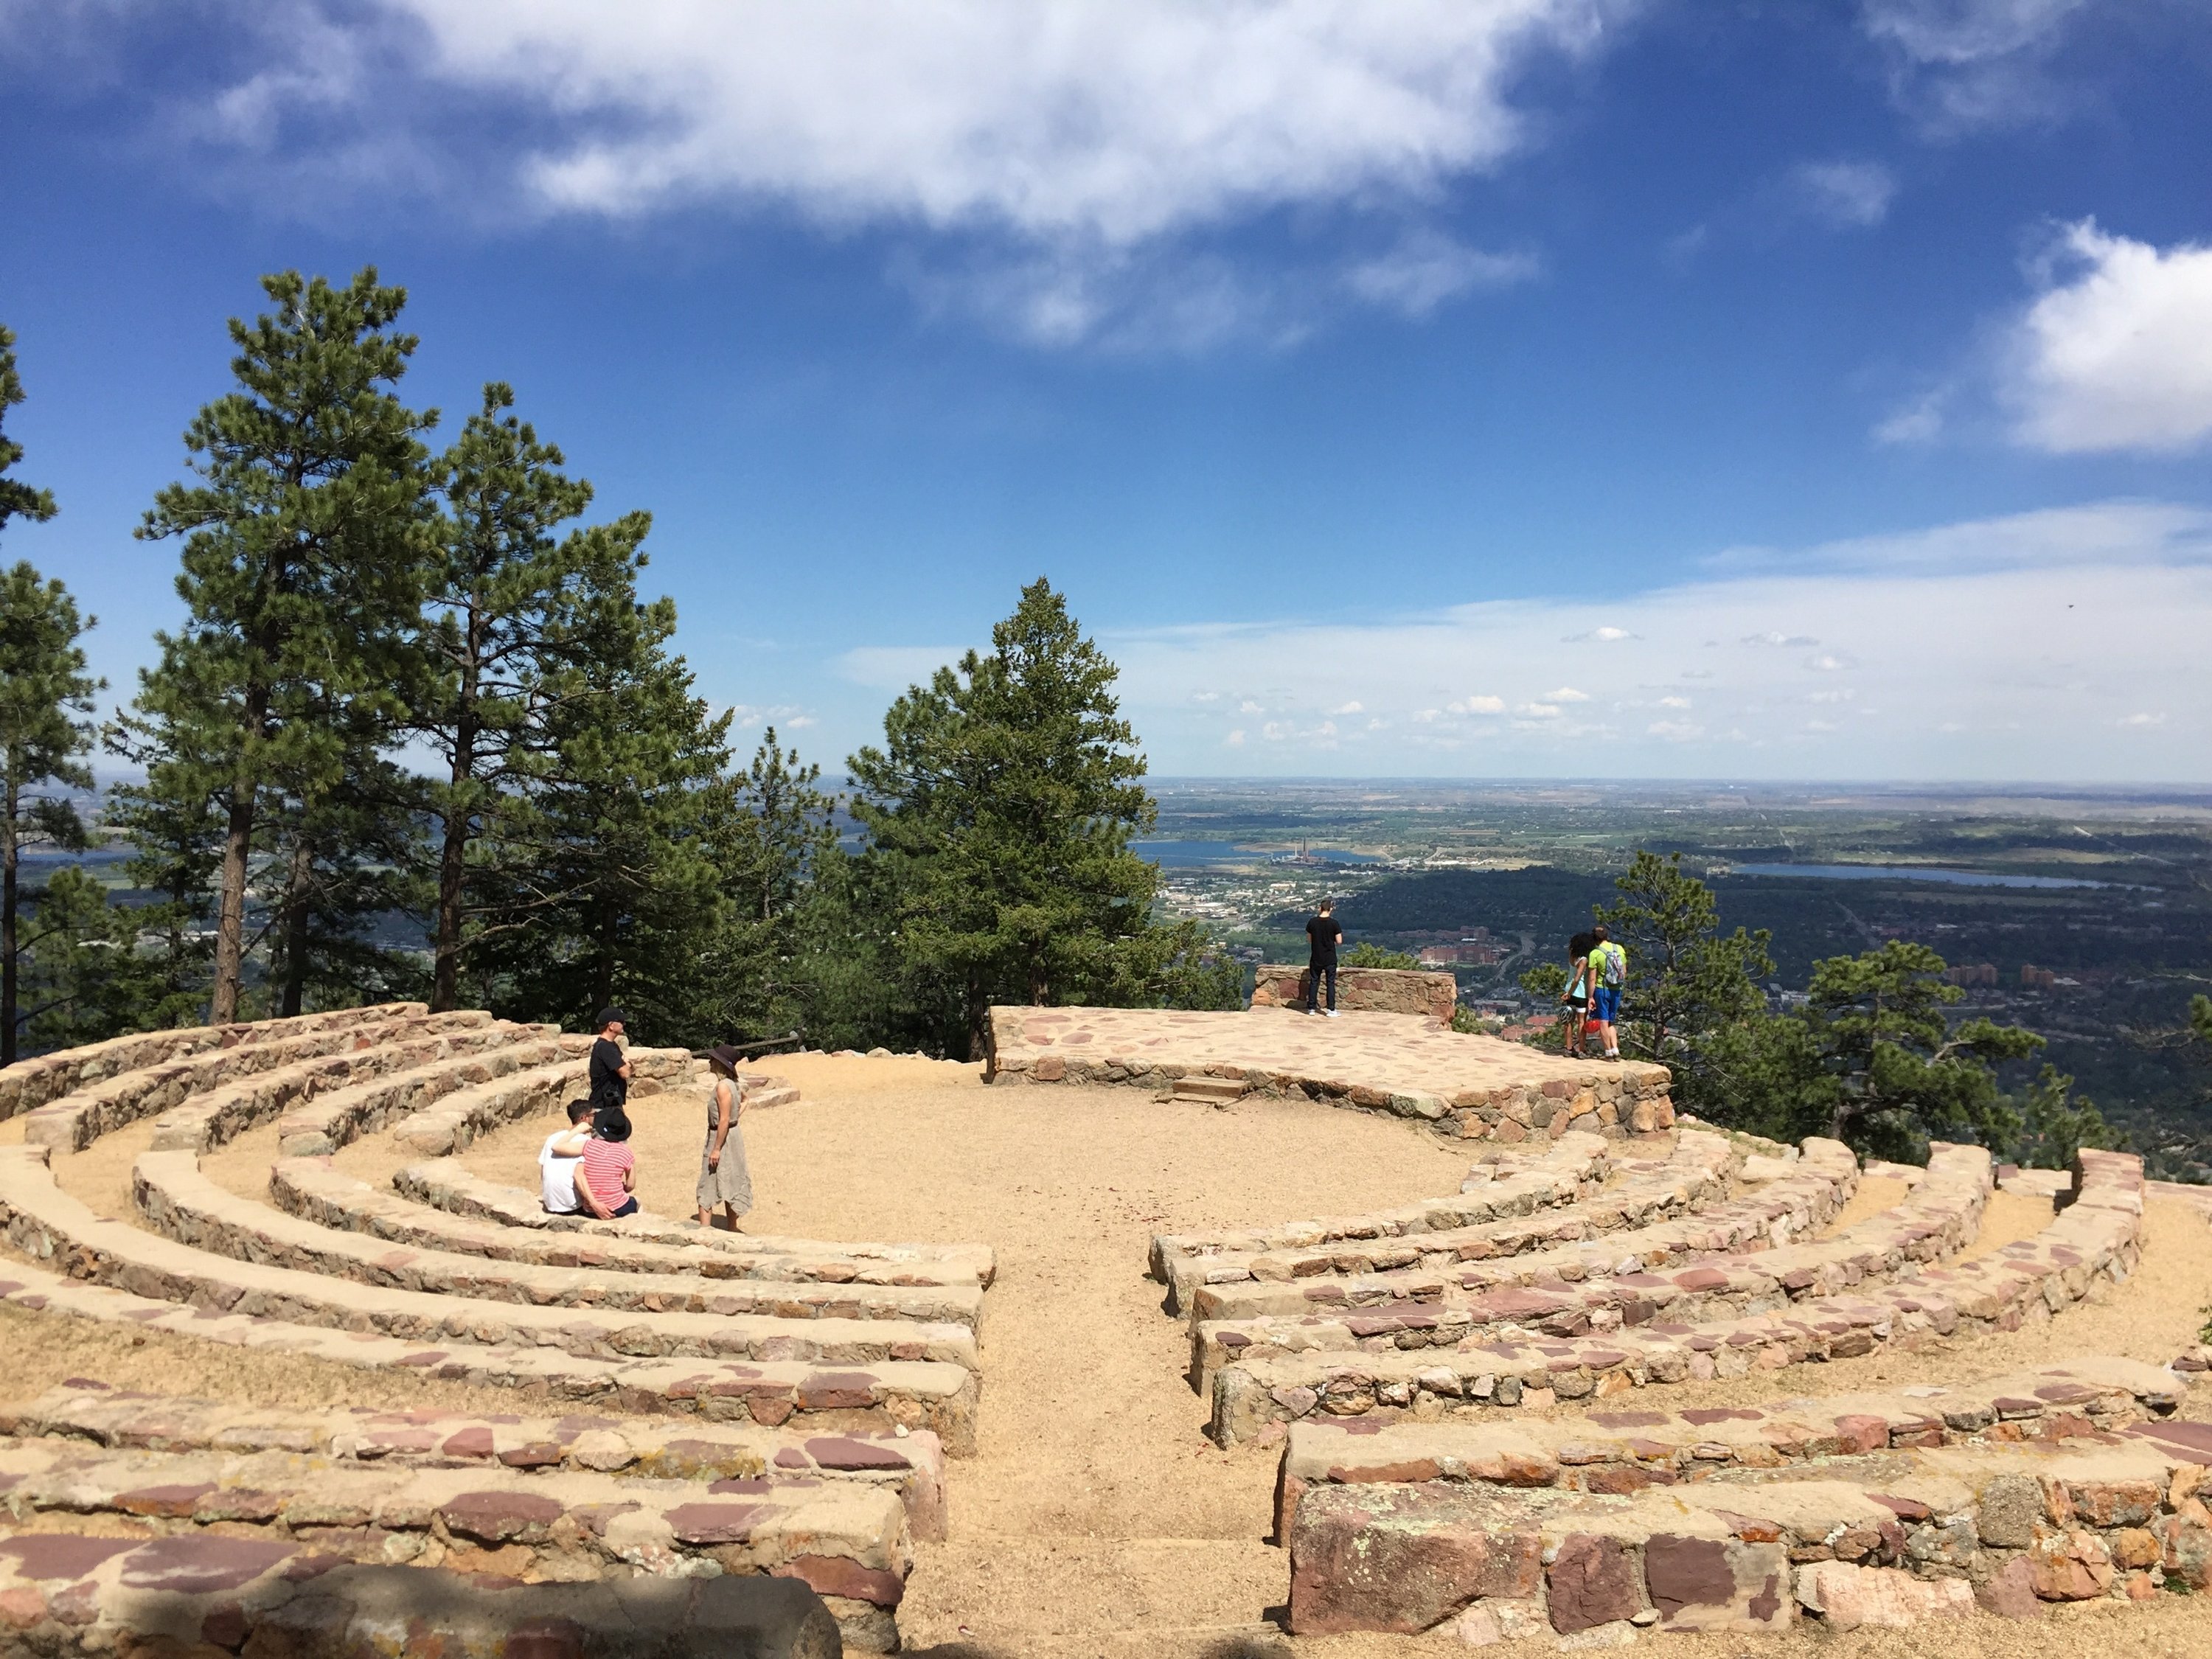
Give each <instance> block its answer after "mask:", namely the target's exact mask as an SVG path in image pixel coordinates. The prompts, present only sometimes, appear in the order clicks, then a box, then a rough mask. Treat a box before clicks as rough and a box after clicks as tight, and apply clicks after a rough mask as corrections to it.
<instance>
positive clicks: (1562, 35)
mask: <svg viewBox="0 0 2212 1659" xmlns="http://www.w3.org/2000/svg"><path fill="white" fill-rule="evenodd" d="M385 3H386V5H387V6H388V7H389V8H390V9H393V10H396V11H398V12H399V13H401V14H402V15H410V16H411V17H413V18H414V19H415V20H416V21H418V22H419V23H420V24H421V26H422V30H423V32H424V36H425V38H426V40H427V43H428V49H429V51H428V63H427V64H426V68H427V69H428V71H429V72H430V73H432V74H434V75H435V76H438V77H440V78H441V79H445V80H448V81H451V82H455V83H458V84H460V85H464V86H469V87H475V88H491V89H496V90H500V91H503V92H509V93H520V94H523V95H524V96H525V97H526V98H527V99H528V100H532V101H534V102H537V103H538V104H540V105H541V106H543V107H544V109H545V110H547V111H548V112H556V113H558V114H561V115H562V116H566V117H568V118H571V119H574V118H579V117H580V118H582V121H581V123H580V125H582V126H583V127H584V129H585V130H584V131H580V132H578V133H576V134H575V135H574V136H573V137H569V138H568V139H567V140H566V142H556V143H550V144H548V145H546V146H545V147H544V149H541V150H539V151H538V152H537V153H535V154H534V155H532V156H531V157H530V158H529V161H528V163H527V173H528V176H529V178H530V179H531V181H532V184H533V185H534V186H535V187H536V188H537V189H538V191H540V192H541V193H542V194H543V195H544V197H545V198H546V199H547V200H548V201H550V202H552V203H555V204H559V205H562V206H569V207H576V208H581V209H586V210H591V211H595V212H608V213H616V214H623V213H630V212H635V211H637V210H641V209H645V208H648V207H651V206H653V205H656V204H659V203H660V202H662V201H665V200H668V199H671V198H681V197H697V196H702V195H720V194H730V193H734V194H738V195H755V194H766V195H772V196H781V197H789V198H792V199H794V200H796V201H798V202H799V203H800V204H802V205H804V206H806V207H808V208H810V209H811V210H815V211H817V212H819V213H822V214H823V215H825V216H829V217H831V218H848V217H853V216H891V217H896V218H903V219H912V220H915V221H919V222H924V223H927V224H932V225H937V226H945V225H964V224H975V223H979V222H980V223H987V224H997V225H1004V226H1006V227H1009V228H1012V229H1014V230H1016V231H1018V232H1019V233H1022V234H1025V235H1030V236H1036V237H1043V238H1059V237H1064V236H1069V235H1073V236H1078V237H1083V238H1095V239H1097V240H1100V241H1102V242H1104V243H1107V244H1109V245H1122V246H1126V245H1128V244H1130V243H1133V242H1135V241H1139V240H1143V239H1145V238H1147V237H1150V236H1153V235H1157V234H1160V233H1162V232H1165V231H1171V230H1174V229H1176V228H1182V227H1185V226H1188V225H1191V224H1194V223H1202V222H1210V221H1216V220H1219V219H1221V218H1224V217H1225V216H1234V215H1238V214H1242V213H1243V212H1246V211H1249V210H1252V209H1254V208H1255V207H1269V206H1276V205H1282V204H1295V203H1304V202H1313V201H1335V200H1340V199H1342V198H1344V197H1346V196H1349V195H1352V194H1356V193H1358V192H1362V191H1373V190H1386V191H1416V192H1418V191H1423V190H1425V189H1426V188H1428V187H1429V186H1431V185H1434V184H1436V183H1437V182H1439V181H1440V180H1442V179H1444V178H1447V177H1449V176H1451V175H1452V174H1454V173H1460V172H1463V171H1468V170H1471V169H1478V168H1481V167H1488V166H1491V165H1493V164H1494V163H1496V162H1497V161H1499V160H1500V159H1502V158H1503V157H1504V156H1505V155H1507V154H1509V153H1510V151H1512V150H1513V149H1515V148H1516V146H1517V145H1519V144H1520V143H1522V139H1523V123H1522V118H1521V117H1520V116H1519V115H1518V114H1517V113H1516V111H1515V110H1514V109H1513V108H1512V107H1511V106H1510V104H1509V102H1508V100H1507V92H1508V88H1509V85H1510V82H1511V81H1512V79H1513V76H1514V75H1515V73H1516V70H1518V68H1519V67H1520V65H1521V64H1522V63H1523V62H1524V61H1525V60H1526V58H1528V55H1529V54H1530V53H1531V52H1533V51H1536V50H1540V49H1542V48H1564V49H1566V50H1569V51H1582V50H1587V49H1589V48H1590V47H1592V46H1595V44H1596V42H1597V40H1598V39H1599V37H1600V35H1601V32H1602V26H1603V24H1604V22H1605V21H1607V18H1608V16H1610V15H1614V14H1617V13H1618V12H1620V10H1621V9H1622V8H1621V7H1620V6H1618V5H1615V4H1608V3H1603V0H1489V3H1486V4H1480V5H1475V4H1468V3H1464V0H1460V3H1453V0H1411V3H1403V4H1398V5H1393V6H1387V7H1377V6H1372V5H1369V4H1365V3H1361V0H1310V3H1306V4H1303V5H1297V6H1279V5H1270V6H1236V7H1190V6H1187V5H1182V4H1176V3H1167V0H1118V3H1106V0H1059V3H1056V4H1054V5H1052V6H1048V7H1019V6H1005V5H1001V4H998V3H995V0H937V3H934V4H929V5H911V4H909V5H882V4H872V3H864V0H811V3H809V4H807V5H805V6H804V7H797V8H794V7H789V6H785V5H779V4H773V3H763V0H750V3H744V0H632V3H630V4H629V5H626V6H622V7H609V6H605V5H601V4H596V3H592V0H385ZM594 128H596V129H597V130H596V131H594V130H593V129H594Z"/></svg>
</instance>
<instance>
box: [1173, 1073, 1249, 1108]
mask: <svg viewBox="0 0 2212 1659" xmlns="http://www.w3.org/2000/svg"><path fill="white" fill-rule="evenodd" d="M1245 1092H1246V1091H1245V1087H1244V1081H1243V1079H1242V1078H1227V1077H1201V1076H1195V1075H1194V1076H1190V1077H1181V1078H1177V1079H1176V1085H1175V1088H1174V1090H1173V1091H1172V1097H1173V1098H1175V1099H1176V1100H1190V1101H1202V1102H1204V1103H1206V1104H1208V1105H1215V1106H1222V1105H1227V1104H1228V1103H1231V1101H1237V1100H1242V1099H1243V1098H1244V1095H1245Z"/></svg>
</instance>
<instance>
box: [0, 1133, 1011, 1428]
mask: <svg viewBox="0 0 2212 1659" xmlns="http://www.w3.org/2000/svg"><path fill="white" fill-rule="evenodd" d="M45 1155H46V1149H45V1148H43V1147H5V1148H0V1218H4V1221H5V1225H6V1227H7V1231H8V1236H9V1242H10V1243H12V1244H14V1245H15V1248H16V1249H19V1250H21V1251H23V1252H24V1253H25V1254H26V1255H29V1256H31V1257H32V1258H33V1259H34V1260H37V1261H62V1262H65V1263H66V1264H67V1265H68V1267H69V1268H70V1272H71V1273H72V1274H73V1275H75V1276H76V1277H78V1278H81V1279H90V1280H94V1281H95V1282H98V1283H100V1284H106V1285H118V1286H122V1287H125V1288H127V1289H128V1290H129V1291H131V1292H132V1293H133V1295H134V1299H136V1298H138V1297H145V1298H153V1299H158V1300H159V1301H167V1302H171V1303H175V1304H191V1305H192V1306H194V1307H196V1308H201V1309H210V1310H212V1309H221V1310H225V1311H227V1312H236V1313H239V1314H241V1315H246V1316H258V1317H260V1318H262V1319H266V1320H273V1321H276V1322H281V1323H283V1324H284V1325H286V1326H288V1327H290V1328H293V1329H294V1330H295V1331H296V1330H300V1329H307V1328H316V1327H322V1328H329V1329H332V1330H337V1331H343V1332H346V1333H348V1334H349V1336H355V1337H357V1336H360V1335H364V1334H370V1333H374V1334H379V1335H381V1336H385V1337H388V1338H390V1339H392V1340H394V1342H395V1343H398V1344H400V1345H403V1346H400V1347H399V1348H398V1350H397V1351H396V1352H394V1351H380V1352H379V1353H378V1355H377V1357H376V1358H374V1359H373V1360H368V1361H365V1362H361V1363H374V1364H439V1365H440V1368H441V1371H442V1370H444V1368H445V1365H446V1364H447V1363H448V1362H450V1364H453V1365H454V1366H456V1367H459V1368H460V1370H462V1371H463V1372H464V1373H465V1375H468V1376H471V1377H477V1378H481V1379H482V1380H486V1381H493V1382H501V1383H507V1385H509V1386H515V1387H524V1388H528V1387H533V1386H535V1387H549V1388H552V1389H556V1390H558V1391H560V1392H563V1393H567V1394H569V1395H589V1394H592V1393H595V1392H598V1391H599V1390H601V1389H608V1388H611V1387H615V1386H617V1376H615V1375H614V1372H615V1370H617V1369H621V1370H623V1371H624V1375H623V1376H622V1377H621V1378H620V1379H619V1382H620V1385H621V1386H623V1387H624V1388H628V1389H633V1390H635V1391H639V1392H641V1393H645V1392H650V1393H651V1394H653V1395H655V1396H656V1397H659V1398H663V1399H666V1400H670V1401H675V1400H679V1399H684V1398H686V1397H687V1396H688V1397H689V1398H690V1399H691V1400H692V1401H693V1402H694V1403H695V1404H696V1399H697V1395H698V1393H699V1389H700V1388H701V1387H702V1386H705V1384H702V1383H700V1382H699V1381H697V1380H696V1379H698V1378H701V1377H704V1378H705V1379H706V1383H707V1384H714V1385H718V1386H719V1385H720V1384H724V1383H727V1384H730V1385H732V1386H731V1387H730V1389H729V1392H728V1393H727V1394H724V1395H715V1396H714V1397H716V1398H722V1399H728V1398H732V1397H733V1396H734V1397H738V1398H745V1399H747V1400H748V1401H749V1403H750V1406H751V1407H752V1409H751V1415H752V1416H753V1417H754V1419H756V1420H761V1421H775V1420H780V1419H773V1418H768V1417H763V1415H762V1413H761V1412H760V1410H759V1409H758V1403H759V1402H757V1401H751V1400H750V1395H751V1393H752V1391H751V1390H750V1389H746V1388H744V1387H740V1386H737V1385H738V1384H741V1383H744V1382H745V1381H747V1380H748V1379H747V1375H746V1374H750V1373H756V1372H757V1373H758V1374H759V1376H760V1380H761V1381H762V1382H763V1383H764V1384H765V1385H766V1386H765V1387H764V1388H763V1389H762V1390H761V1392H762V1393H763V1395H765V1396H767V1397H769V1398H770V1399H772V1400H774V1401H777V1402H781V1401H793V1402H794V1403H795V1404H796V1406H797V1407H798V1408H799V1409H801V1410H804V1409H807V1408H808V1399H809V1392H808V1391H809V1390H810V1389H811V1390H812V1391H813V1392H814V1393H816V1394H822V1393H824V1392H825V1391H824V1390H823V1389H820V1388H819V1387H817V1385H816V1384H815V1383H813V1381H812V1379H813V1378H815V1377H816V1376H817V1374H818V1373H822V1372H823V1371H824V1370H826V1369H827V1368H830V1367H835V1368H837V1369H836V1370H835V1371H833V1372H830V1373H829V1374H830V1375H833V1376H838V1377H841V1378H844V1379H848V1380H846V1381H842V1382H841V1383H839V1384H838V1385H837V1386H836V1387H834V1388H831V1389H827V1390H826V1393H827V1395H829V1397H830V1399H831V1401H832V1403H830V1404H829V1405H827V1406H826V1407H823V1408H824V1409H830V1410H840V1411H842V1410H852V1409H856V1408H862V1407H877V1406H878V1405H881V1404H883V1403H884V1402H887V1401H893V1400H898V1401H904V1402H905V1409H906V1412H907V1414H908V1416H910V1417H911V1418H912V1419H913V1421H912V1423H911V1424H909V1426H926V1427H929V1428H933V1429H936V1430H937V1431H939V1433H940V1434H941V1435H942V1436H943V1437H944V1438H945V1443H946V1445H947V1447H948V1448H949V1449H952V1450H955V1451H965V1450H967V1449H969V1446H970V1445H972V1436H973V1420H972V1419H973V1412H974V1405H975V1397H976V1382H975V1367H976V1352H975V1333H974V1332H973V1331H972V1330H970V1329H969V1328H967V1327H965V1326H959V1325H941V1324H925V1323H921V1322H902V1321H895V1320H858V1319H851V1320H848V1319H832V1318H823V1319H811V1320H805V1321H800V1320H785V1319H776V1318H769V1317H763V1316H755V1315H745V1314H730V1315H722V1314H712V1313H708V1314H693V1313H683V1312H674V1313H641V1314H633V1315H626V1316H619V1317H617V1318H610V1319H607V1320H605V1321H599V1320H593V1319H590V1318H586V1317H583V1316H580V1313H579V1312H578V1311H577V1310H566V1309H560V1308H545V1307H538V1306H535V1305H531V1304H514V1303H501V1302H489V1301H485V1300H483V1299H481V1298H476V1297H455V1296H441V1295H435V1294H432V1293H429V1292H427V1291H411V1290H392V1289H386V1288H385V1287H383V1286H380V1285H362V1284H356V1283H354V1282H352V1281H349V1280H346V1279H331V1278H328V1277H325V1276H322V1275H320V1274H317V1273H307V1272H301V1271H298V1270H295V1269H290V1268H284V1267H264V1266H262V1265H260V1264H258V1263H255V1262H251V1261H238V1260H235V1259H233V1258H229V1257H224V1256H218V1255H210V1254H208V1253H207V1252H204V1251H201V1250H197V1249H191V1248H190V1247H188V1246H185V1245H182V1244H179V1243H175V1242H174V1241H173V1240H170V1239H167V1238H164V1237H159V1236H157V1235H155V1234H152V1233H149V1232H144V1231H140V1230H139V1229H137V1228H136V1227H132V1226H130V1225H126V1224H125V1223H122V1222H118V1221H112V1220H108V1219H106V1218H102V1217H100V1216H97V1215H94V1213H93V1212H92V1211H91V1210H90V1209H89V1208H88V1207H87V1206H85V1205H83V1204H82V1203H81V1202H80V1201H79V1200H76V1198H75V1197H73V1196H71V1195H70V1194H67V1193H64V1191H62V1190H61V1188H58V1186H56V1185H55V1184H54V1181H53V1177H52V1172H51V1171H50V1170H48V1169H47V1168H46V1165H45V1163H44V1162H43V1159H44V1158H45ZM41 1293H45V1294H48V1295H51V1291H43V1290H42V1291H41ZM72 1309H73V1310H88V1311H91V1312H92V1313H93V1314H94V1316H102V1315H103V1314H105V1315H106V1316H111V1317H119V1318H138V1317H143V1314H141V1313H139V1312H137V1311H136V1310H116V1309H111V1308H110V1307H109V1306H108V1305H107V1304H100V1303H98V1302H89V1303H88V1302H84V1301H82V1300H77V1301H74V1302H73V1303H72ZM453 1337H465V1339H466V1351H465V1352H464V1351H462V1348H461V1345H458V1344H450V1343H449V1342H448V1339H449V1338H453ZM433 1343H435V1344H438V1345H439V1346H440V1347H441V1348H448V1347H450V1348H451V1349H452V1350H453V1352H450V1353H449V1354H448V1355H447V1357H446V1358H445V1359H441V1360H432V1359H421V1358H409V1355H410V1354H411V1353H419V1352H422V1350H424V1349H426V1348H427V1347H428V1345H430V1344H433ZM325 1351H326V1352H328V1351H333V1350H325ZM334 1351H335V1352H345V1350H344V1349H343V1347H339V1348H337V1349H336V1350H334ZM709 1356H711V1357H713V1358H716V1359H719V1360H722V1361H725V1362H731V1361H741V1362H747V1363H745V1364H743V1365H742V1366H740V1367H739V1368H738V1374H731V1373H729V1372H725V1373H724V1374H722V1375H720V1376H717V1375H715V1374H714V1373H709V1372H702V1371H700V1370H698V1369H697V1368H696V1364H695V1365H692V1366H690V1367H685V1366H680V1365H678V1366H670V1367H665V1368H662V1369H661V1370H657V1371H653V1372H650V1373H646V1374H639V1373H637V1372H635V1370H634V1369H632V1368H623V1367H621V1366H620V1364H619V1362H621V1361H622V1360H623V1359H625V1358H629V1359H633V1360H635V1359H639V1358H666V1359H670V1360H678V1359H690V1358H694V1357H709ZM525 1360H526V1361H527V1362H528V1363H526V1364H525V1363H522V1362H523V1361H525ZM679 1388H682V1389H685V1392H684V1393H681V1394H679V1393H678V1389H679ZM732 1414H734V1413H732ZM884 1426H886V1427H888V1426H890V1423H889V1422H886V1423H884Z"/></svg>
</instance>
